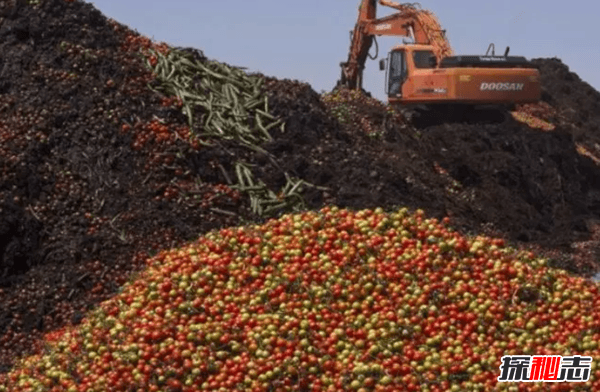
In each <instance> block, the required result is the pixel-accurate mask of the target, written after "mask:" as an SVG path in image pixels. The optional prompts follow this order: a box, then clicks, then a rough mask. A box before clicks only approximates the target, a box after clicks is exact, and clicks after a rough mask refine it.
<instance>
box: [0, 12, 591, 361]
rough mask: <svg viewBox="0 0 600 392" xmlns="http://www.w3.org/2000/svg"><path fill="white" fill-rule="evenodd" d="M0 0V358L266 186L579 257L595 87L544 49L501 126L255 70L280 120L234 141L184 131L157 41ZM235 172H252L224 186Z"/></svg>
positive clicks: (239, 214) (577, 262)
mask: <svg viewBox="0 0 600 392" xmlns="http://www.w3.org/2000/svg"><path fill="white" fill-rule="evenodd" d="M0 7H1V8H0V17H1V19H0V38H1V39H0V50H1V52H2V54H3V56H2V58H1V59H0V61H1V68H0V112H1V117H0V150H1V151H0V365H1V366H2V369H1V370H3V371H6V370H8V369H9V368H10V367H11V366H12V359H13V358H14V355H15V353H24V352H33V351H35V350H36V349H38V348H39V340H38V338H39V337H40V336H41V333H42V332H44V331H50V330H53V329H56V328H58V327H60V326H63V325H65V324H68V323H75V324H76V323H78V322H79V321H80V320H81V317H82V314H83V312H85V311H87V310H88V309H90V308H92V307H93V306H94V305H95V304H97V303H98V302H99V301H102V300H104V299H106V298H108V297H110V296H111V295H112V294H114V293H115V292H116V291H117V290H118V289H119V287H120V285H121V284H123V282H125V281H126V279H127V278H128V277H129V276H130V275H131V274H132V273H135V272H136V271H138V270H139V269H140V268H141V266H142V265H143V261H144V260H145V259H146V258H147V257H148V256H150V255H152V254H153V253H154V252H156V251H157V250H159V249H164V248H172V247H176V246H178V245H180V244H182V243H184V242H185V241H189V240H191V239H194V238H196V237H197V236H198V235H199V234H201V233H205V232H207V231H209V230H211V229H214V228H221V227H226V226H231V225H236V224H241V223H244V222H248V221H260V220H264V218H265V216H264V215H260V214H257V209H256V206H257V205H259V204H260V203H259V201H261V200H262V201H265V200H264V198H265V197H271V198H279V199H281V200H287V199H286V198H285V197H284V196H285V195H284V196H282V193H280V191H281V190H282V189H284V190H288V191H291V190H296V191H298V192H299V191H300V190H301V191H302V192H301V194H302V196H303V203H304V204H303V206H305V207H308V208H318V207H322V206H323V205H325V204H336V205H338V206H341V207H350V208H374V207H376V206H380V207H383V208H390V209H391V208H396V207H399V206H408V207H412V208H422V209H424V210H425V211H426V213H427V214H428V215H430V216H434V217H443V216H449V217H451V222H452V224H453V225H454V227H456V228H459V229H461V230H462V231H463V232H465V233H486V234H493V235H496V236H501V237H504V238H506V239H507V240H509V241H513V242H514V243H515V244H516V245H518V246H525V247H530V248H531V247H536V248H537V249H539V250H540V251H543V252H547V253H548V254H549V255H551V256H552V258H551V261H552V262H554V263H555V264H556V265H558V266H560V267H563V268H567V269H570V270H571V271H573V272H576V273H579V274H589V273H591V272H593V271H594V270H595V269H596V268H597V266H595V265H593V260H597V259H599V258H600V253H599V249H598V241H600V238H599V237H598V231H597V229H596V227H597V226H596V220H597V219H598V217H599V214H600V188H599V185H598V184H600V170H599V169H598V158H597V157H600V144H599V143H600V141H599V140H598V138H599V137H600V135H599V132H600V110H599V109H600V107H599V106H600V94H599V93H598V92H597V91H595V90H594V89H593V88H591V87H590V86H589V85H588V84H586V83H585V82H583V81H581V80H580V79H579V78H578V77H577V76H576V75H575V74H573V73H571V72H570V71H569V69H568V67H567V66H566V65H564V64H562V63H561V62H560V60H558V59H549V60H548V59H539V60H535V62H536V64H537V65H538V66H539V67H540V70H541V72H542V81H543V84H544V88H545V91H544V101H543V102H542V103H541V104H539V105H529V106H527V107H523V108H520V109H519V112H518V113H515V114H514V116H513V118H511V119H509V120H507V121H505V122H503V123H501V124H485V123H473V124H440V125H435V126H430V127H426V128H423V127H415V126H413V125H411V124H409V123H407V122H406V121H404V120H403V119H402V117H401V116H399V115H398V114H396V113H394V112H393V111H391V110H389V109H388V108H387V107H386V106H385V105H383V104H382V103H381V102H378V101H376V100H374V99H370V98H367V97H365V96H364V95H362V94H356V93H352V92H349V91H344V90H338V91H334V92H332V93H331V94H325V95H323V96H322V95H320V94H318V93H316V92H315V91H314V90H312V89H311V88H310V86H309V85H307V84H304V83H300V82H297V81H290V80H276V79H273V78H269V77H265V82H264V83H263V85H262V87H260V88H261V92H262V93H264V94H265V95H266V96H267V97H268V112H270V115H272V116H274V117H275V118H276V119H279V120H280V121H281V122H282V123H283V124H284V127H281V128H280V127H279V126H277V127H274V128H271V129H270V131H269V132H270V135H271V138H270V140H267V141H264V142H262V144H260V148H255V149H252V148H248V146H247V145H240V144H239V143H236V140H228V139H223V140H219V141H213V142H211V143H205V140H203V139H202V138H194V137H192V136H193V134H194V133H197V132H199V128H198V126H196V128H194V125H193V122H190V118H189V116H188V115H186V113H184V112H182V110H181V109H182V100H181V99H177V97H173V96H166V95H163V94H161V93H160V92H159V91H161V90H160V89H159V88H158V84H157V75H155V74H153V73H152V72H151V70H150V69H149V68H148V66H147V65H146V62H148V63H149V64H150V65H151V66H152V65H156V61H157V56H159V55H158V54H160V53H167V52H168V51H169V48H167V47H166V45H159V44H155V43H152V42H151V41H150V40H149V39H147V38H145V37H141V36H139V35H138V34H137V33H135V32H132V31H131V30H129V29H128V28H126V27H125V26H122V25H120V24H118V23H117V22H115V21H112V20H109V19H107V18H106V17H104V16H103V15H102V14H101V13H100V12H99V11H97V10H96V9H94V8H93V6H92V5H90V4H87V3H83V2H67V1H64V0H43V1H39V2H24V1H18V0H17V1H4V2H1V3H0ZM183 52H185V53H188V55H189V56H188V57H189V59H190V61H198V62H202V63H206V64H208V59H207V58H206V57H205V56H204V55H203V54H202V52H200V51H197V50H192V49H185V50H183ZM255 76H256V77H261V76H262V75H255ZM149 84H150V86H154V88H153V89H150V88H149V87H148V85H149ZM206 114H207V113H202V112H201V111H200V112H197V113H196V115H197V116H202V115H206ZM267 115H268V113H267ZM226 120H227V119H223V121H224V123H226V122H227V121H226ZM257 121H258V120H257ZM205 144H210V146H209V145H205ZM242 169H244V170H245V171H244V170H242ZM242 172H243V173H246V174H248V175H249V176H248V177H250V178H253V179H254V180H253V181H254V182H253V184H248V183H246V184H245V186H244V187H240V186H239V185H240V184H239V181H238V180H239V173H242ZM248 177H245V178H248ZM292 179H296V180H295V181H296V182H295V183H294V182H293V181H292ZM300 179H301V180H303V181H305V183H303V185H302V186H300V182H299V181H300ZM257 184H258V185H257ZM250 185H252V186H250ZM263 190H270V192H271V193H269V192H266V191H265V192H264V194H263V193H261V195H263V196H261V197H263V199H261V200H258V199H257V198H258V196H257V195H258V193H257V192H258V191H261V192H262V191H263ZM253 192H254V193H253ZM283 193H285V192H283ZM265 195H266V196H265ZM275 196H276V197H275ZM289 196H290V197H292V196H295V194H294V193H293V192H291V193H290V194H289ZM257 200H258V201H257ZM270 201H271V200H266V201H265V203H267V202H270ZM284 205H285V206H291V205H290V204H286V203H284ZM295 206H296V207H297V205H295ZM284 211H285V209H282V210H281V211H280V212H284Z"/></svg>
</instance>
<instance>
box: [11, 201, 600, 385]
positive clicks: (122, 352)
mask: <svg viewBox="0 0 600 392" xmlns="http://www.w3.org/2000/svg"><path fill="white" fill-rule="evenodd" d="M599 305H600V296H599V295H598V287H597V285H596V284H594V283H591V282H588V281H585V280H583V279H581V278H575V277H572V276H570V275H568V274H567V273H565V272H563V271H556V270H552V269H550V268H548V267H546V266H545V262H544V260H543V259H536V258H535V257H534V255H533V254H531V253H530V252H529V253H524V252H517V251H515V250H512V249H510V248H507V247H506V246H505V244H504V242H503V241H502V240H500V239H490V238H485V237H475V238H467V237H464V236H462V235H460V234H458V233H456V232H454V231H453V230H452V229H451V228H450V227H449V226H448V220H444V221H443V222H439V221H437V220H436V219H427V218H426V217H425V214H424V212H423V211H421V210H418V211H416V212H414V213H410V212H409V211H408V210H407V209H401V210H399V211H397V212H394V213H385V212H384V211H383V210H382V209H379V208H378V209H375V210H362V211H349V210H343V209H338V208H337V207H326V208H323V209H321V210H320V211H318V212H305V213H302V214H296V215H284V216H282V217H281V218H279V219H277V220H274V219H273V220H269V221H268V222H266V223H265V224H264V225H262V226H248V227H240V228H228V229H221V230H219V231H214V232H211V233H209V234H207V235H206V236H204V237H201V238H200V239H199V240H197V241H196V242H194V243H191V244H189V245H188V246H186V247H183V248H180V249H173V250H170V251H162V252H161V253H159V254H158V255H156V256H155V257H153V258H150V259H149V260H148V266H147V268H146V270H144V272H143V273H141V274H140V275H139V276H138V277H137V279H136V280H134V281H132V282H130V283H128V284H126V285H125V286H124V287H123V290H122V292H121V293H120V294H118V295H117V296H115V297H114V298H112V299H110V300H108V301H106V302H104V303H102V304H101V306H100V307H99V308H97V309H96V310H95V311H93V312H92V313H90V314H89V315H88V316H87V318H86V319H84V321H83V322H82V324H81V325H80V326H78V327H77V328H72V329H65V330H61V331H55V332H53V333H52V334H49V335H48V336H47V346H46V349H45V353H44V354H42V355H38V356H34V357H29V358H24V359H23V360H22V361H21V362H20V364H19V365H18V366H17V367H16V368H15V370H13V371H12V372H11V373H9V374H8V375H6V376H4V377H3V378H1V379H0V391H17V390H18V391H22V392H27V391H52V392H54V391H69V392H78V391H107V390H110V391H151V392H152V391H186V392H191V391H210V390H215V391H235V390H240V391H256V392H259V391H350V390H355V391H359V392H366V391H390V392H391V391H431V392H433V391H448V390H450V391H476V390H480V391H494V390H504V389H507V388H509V387H511V388H513V389H514V388H516V384H506V383H502V384H501V383H498V382H497V377H498V376H499V365H500V358H501V357H502V356H503V355H508V354H528V355H533V354H539V355H543V354H560V355H569V354H580V355H591V356H592V357H594V358H595V357H598V355H599V354H600V352H599V350H598V343H597V342H598V340H599V338H600V335H599V332H598V328H597V325H598V321H599V316H600V312H599V311H598V309H600V307H599ZM599 376H600V374H599V372H598V371H596V370H595V365H593V366H592V377H591V379H590V381H589V382H588V383H587V384H576V383H572V384H560V383H548V384H542V383H523V384H522V386H521V387H519V388H518V389H516V390H523V389H525V390H532V391H536V390H551V391H555V390H565V391H566V390H570V391H576V390H589V389H590V388H592V389H595V390H598V389H599V388H600V377H599ZM585 388H587V389H585Z"/></svg>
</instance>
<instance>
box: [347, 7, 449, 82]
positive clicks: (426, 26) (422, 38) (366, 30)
mask: <svg viewBox="0 0 600 392" xmlns="http://www.w3.org/2000/svg"><path fill="white" fill-rule="evenodd" d="M377 2H379V4H381V5H383V6H387V7H391V8H394V9H397V10H398V11H399V12H396V13H394V14H392V15H389V16H386V17H383V18H379V19H376V13H377ZM382 35H383V36H404V37H411V38H413V40H414V42H415V43H418V44H423V45H431V46H432V47H433V52H434V55H435V56H436V58H437V61H438V62H440V61H441V60H442V58H444V57H447V56H451V55H452V48H451V47H450V42H448V39H447V38H446V33H445V31H444V30H443V29H442V27H441V25H440V23H439V22H438V20H437V18H436V17H435V15H434V14H433V13H431V12H429V11H425V10H421V9H419V8H418V7H417V5H415V4H400V3H396V2H393V1H388V0H362V2H361V4H360V7H359V16H358V22H357V23H356V26H355V27H354V31H353V32H352V42H351V44H350V52H349V55H348V61H347V62H345V63H342V64H341V65H342V80H341V84H342V85H346V86H347V87H350V88H360V87H362V86H361V83H362V72H363V70H364V66H365V63H366V60H367V57H368V56H369V50H370V49H371V46H372V44H373V40H374V37H375V36H382Z"/></svg>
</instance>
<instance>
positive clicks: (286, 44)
mask: <svg viewBox="0 0 600 392" xmlns="http://www.w3.org/2000/svg"><path fill="white" fill-rule="evenodd" d="M90 2H91V3H93V4H94V5H95V6H96V8H98V9H99V10H100V11H101V12H102V13H103V14H104V15H106V16H107V17H110V18H113V19H115V20H117V21H118V22H120V23H122V24H125V25H127V26H129V27H130V28H131V29H133V30H136V31H138V32H139V33H140V34H143V35H146V36H148V37H150V38H152V39H154V40H155V41H159V42H166V43H168V44H170V45H173V46H184V47H190V46H191V47H194V48H197V49H200V50H202V51H203V52H204V54H205V55H206V56H207V57H209V58H211V59H214V60H218V61H223V62H226V63H228V64H231V65H236V66H244V67H247V68H248V70H249V71H250V72H254V71H258V72H261V73H263V74H265V75H269V76H274V77H277V78H280V79H284V78H287V79H295V80H300V81H303V82H307V83H309V84H310V85H311V86H312V87H313V89H314V90H315V91H317V92H323V91H331V89H332V88H333V87H334V86H335V83H336V81H337V80H338V79H339V77H340V72H341V71H340V66H339V64H340V62H342V61H346V60H347V58H348V50H349V47H350V30H352V29H353V28H354V25H355V23H356V21H357V18H358V5H359V3H360V1H359V0H304V1H297V0H295V1H289V0H288V1H286V0H229V1H224V0H169V1H165V0H160V1H158V0H126V1H122V0H96V1H90ZM420 4H421V6H422V8H423V9H427V10H430V11H432V12H433V13H435V14H436V15H437V17H438V19H439V21H440V23H441V25H442V27H443V28H444V29H445V30H446V31H447V36H448V38H449V40H450V43H451V45H452V47H453V49H454V52H455V53H456V54H464V55H469V54H484V53H485V52H486V50H487V48H488V45H489V44H490V43H494V44H495V46H496V48H497V49H496V52H497V53H504V48H506V46H510V48H511V51H510V53H511V54H512V55H520V56H525V57H527V58H528V59H533V58H540V57H543V58H552V57H558V58H560V59H561V60H562V61H563V62H564V63H565V64H567V65H568V66H569V67H570V69H571V71H573V72H575V73H577V74H578V75H579V76H580V77H581V79H583V80H584V81H586V82H588V83H589V84H590V85H592V86H593V87H594V88H595V89H596V90H600V44H599V39H598V36H599V34H598V30H597V24H598V15H600V1H596V0H585V1H584V0H570V1H568V2H565V1H563V0H500V1H493V2H490V1H481V0H454V1H447V0H443V1H442V0H435V1H434V0H431V1H427V0H423V1H422V2H421V3H420ZM394 11H395V10H393V9H390V8H388V7H383V6H380V5H378V9H377V17H381V16H385V15H389V14H390V13H393V12H394ZM401 41H402V38H401V37H379V38H378V39H377V42H378V43H379V57H378V58H377V60H376V61H373V60H367V65H366V69H365V75H364V83H363V87H364V88H365V89H366V90H368V91H370V92H371V93H372V94H373V96H375V97H377V98H379V99H381V100H385V93H384V77H385V75H384V72H382V71H379V66H378V61H379V59H381V58H385V57H386V56H387V52H388V51H389V50H390V49H391V47H392V46H394V45H395V44H398V43H401ZM371 53H372V54H374V53H375V48H374V47H373V48H371Z"/></svg>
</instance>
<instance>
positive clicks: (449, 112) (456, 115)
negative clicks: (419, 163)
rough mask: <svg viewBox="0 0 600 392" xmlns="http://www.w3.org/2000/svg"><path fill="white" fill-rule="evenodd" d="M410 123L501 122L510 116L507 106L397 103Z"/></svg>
mask: <svg viewBox="0 0 600 392" xmlns="http://www.w3.org/2000/svg"><path fill="white" fill-rule="evenodd" d="M394 110H395V111H396V112H398V113H400V114H401V115H402V116H403V117H404V118H405V119H406V120H407V122H409V123H410V124H412V125H413V126H415V127H417V128H426V127H431V126H436V125H442V124H456V123H467V124H499V123H503V122H504V121H506V120H507V119H508V118H509V117H510V111H509V108H508V107H507V106H497V105H496V106H491V105H488V106H482V105H479V106H476V105H461V104H456V105H451V104H444V105H442V104H440V105H395V106H394Z"/></svg>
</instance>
